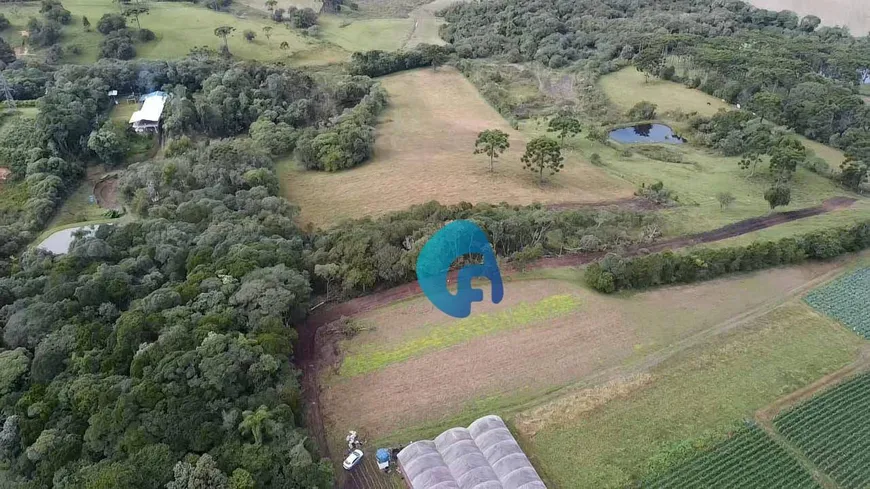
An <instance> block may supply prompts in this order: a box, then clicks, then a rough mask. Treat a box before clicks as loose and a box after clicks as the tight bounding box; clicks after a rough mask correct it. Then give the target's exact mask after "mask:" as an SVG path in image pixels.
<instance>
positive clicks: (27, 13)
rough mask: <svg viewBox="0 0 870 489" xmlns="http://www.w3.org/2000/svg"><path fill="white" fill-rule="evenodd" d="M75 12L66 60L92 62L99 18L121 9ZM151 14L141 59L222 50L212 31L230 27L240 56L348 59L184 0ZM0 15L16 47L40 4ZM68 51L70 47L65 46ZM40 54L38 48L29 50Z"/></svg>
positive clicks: (145, 20)
mask: <svg viewBox="0 0 870 489" xmlns="http://www.w3.org/2000/svg"><path fill="white" fill-rule="evenodd" d="M63 5H64V7H66V8H67V9H68V10H69V11H70V12H72V14H73V21H72V23H71V24H70V25H68V26H65V27H64V29H63V37H62V41H61V43H62V45H63V46H64V47H65V48H69V47H70V46H73V45H76V46H78V47H79V49H80V50H81V54H79V55H73V54H68V55H67V56H66V58H65V61H67V62H75V63H91V62H94V61H96V59H97V57H98V54H99V43H100V40H101V39H102V37H103V36H102V34H100V33H99V32H97V31H96V24H97V21H98V20H99V18H100V17H101V16H102V15H103V14H105V13H116V12H118V7H117V4H115V3H112V2H111V1H110V0H66V1H64V2H63ZM148 7H149V8H150V9H151V11H150V13H149V14H148V15H145V16H142V17H140V22H141V24H142V27H143V28H146V29H151V30H152V31H154V33H155V34H156V35H157V39H156V40H154V41H151V42H148V43H144V44H142V43H137V44H136V53H137V56H138V57H140V58H147V59H176V58H181V57H184V56H185V55H187V53H188V52H190V49H191V48H193V47H197V46H210V47H212V48H215V49H217V48H219V47H220V43H221V40H220V39H219V38H218V37H216V36H215V35H214V29H215V28H216V27H218V26H222V25H230V26H232V27H235V28H236V31H235V32H234V33H233V35H232V36H231V37H230V39H229V48H230V52H232V53H233V55H234V56H236V57H239V58H242V59H257V60H266V61H285V62H287V63H323V62H333V61H338V60H342V59H345V58H346V56H347V53H346V52H344V51H342V50H340V49H338V48H336V47H335V46H332V45H330V44H328V43H326V42H324V41H320V40H317V39H313V38H306V37H303V36H302V35H300V34H299V31H297V30H295V29H286V28H284V27H282V26H279V25H276V24H275V23H274V22H272V21H271V20H268V19H265V18H260V17H253V16H251V17H249V18H242V17H238V16H235V15H233V14H229V13H223V12H215V11H213V10H209V9H207V8H205V7H202V6H198V5H193V4H190V3H185V2H153V3H150V4H149V5H148ZM0 13H3V14H4V15H6V17H7V18H8V19H9V21H10V22H11V23H12V25H11V26H10V27H9V29H7V30H6V31H4V33H3V34H4V37H5V38H6V39H7V41H8V42H9V43H10V44H11V45H13V46H18V45H20V43H21V36H20V34H19V31H21V30H23V29H24V28H25V25H26V24H27V21H28V19H29V18H30V17H37V18H39V17H40V14H39V5H38V4H37V3H22V4H0ZM83 15H84V16H87V17H88V19H89V20H90V22H91V25H92V26H93V27H92V30H91V32H85V31H84V29H83V28H82V16H83ZM267 25H269V26H273V27H274V29H273V30H272V36H271V40H267V39H266V38H265V36H264V35H263V32H262V29H263V27H264V26H267ZM248 29H251V30H253V31H254V32H256V33H257V38H256V39H255V40H254V42H248V41H245V39H244V38H243V37H242V33H243V32H244V31H245V30H248ZM282 42H287V43H288V44H289V46H290V48H289V49H287V50H282V49H280V48H279V46H280V45H281V43H282ZM67 52H69V50H68V49H67ZM30 53H31V55H35V56H39V55H40V50H34V51H31V52H30Z"/></svg>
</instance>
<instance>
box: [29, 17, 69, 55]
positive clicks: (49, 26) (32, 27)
mask: <svg viewBox="0 0 870 489" xmlns="http://www.w3.org/2000/svg"><path fill="white" fill-rule="evenodd" d="M27 30H28V31H29V32H30V38H29V39H30V42H31V43H32V44H34V45H36V46H39V47H43V48H46V47H48V46H51V45H52V44H54V43H56V42H57V41H58V40H60V32H61V26H60V24H58V23H57V22H55V21H53V20H45V21H41V20H37V19H30V21H29V22H28V23H27Z"/></svg>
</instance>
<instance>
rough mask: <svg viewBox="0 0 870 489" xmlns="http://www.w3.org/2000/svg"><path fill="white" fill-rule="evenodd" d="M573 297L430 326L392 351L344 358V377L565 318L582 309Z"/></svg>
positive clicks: (361, 352)
mask: <svg viewBox="0 0 870 489" xmlns="http://www.w3.org/2000/svg"><path fill="white" fill-rule="evenodd" d="M579 305H580V301H579V299H578V298H577V297H574V296H573V295H554V296H550V297H547V298H546V299H542V300H540V301H538V302H533V303H523V304H519V305H517V306H515V307H512V308H510V309H508V310H505V311H500V312H497V313H494V314H477V315H474V316H470V317H467V318H464V319H459V320H457V321H454V322H452V323H448V324H443V325H442V324H436V325H427V326H425V327H424V328H423V329H424V331H426V333H425V334H423V335H422V336H420V337H418V338H415V339H413V340H410V341H407V342H405V343H403V344H400V345H398V346H396V347H392V348H379V347H378V346H375V345H371V346H368V345H367V346H368V347H362V348H360V349H358V350H356V351H354V352H353V353H352V354H349V355H348V356H347V357H345V359H344V362H343V363H342V365H341V369H340V375H341V376H342V377H353V376H356V375H362V374H365V373H368V372H373V371H376V370H380V369H382V368H384V367H386V366H388V365H392V364H394V363H399V362H403V361H405V360H408V359H410V358H414V357H418V356H420V355H423V354H425V353H429V352H432V351H435V350H440V349H444V348H447V347H450V346H453V345H457V344H460V343H464V342H466V341H469V340H472V339H474V338H477V337H480V336H484V335H488V334H493V333H497V332H501V331H508V330H512V329H516V328H520V327H522V326H526V325H529V324H532V323H536V322H539V321H544V320H547V319H552V318H556V317H559V316H565V315H567V314H570V313H571V312H573V311H574V310H575V309H577V307H579Z"/></svg>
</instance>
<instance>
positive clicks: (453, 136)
mask: <svg viewBox="0 0 870 489" xmlns="http://www.w3.org/2000/svg"><path fill="white" fill-rule="evenodd" d="M381 83H383V85H384V87H385V88H386V89H387V92H388V93H389V96H390V99H389V107H388V108H387V110H386V111H385V112H384V114H383V115H382V117H381V119H380V123H379V125H378V127H377V139H376V142H375V148H374V156H373V157H372V159H371V161H370V162H368V163H366V164H364V165H362V166H359V167H357V168H354V169H351V170H347V171H343V172H338V173H325V172H309V171H303V170H300V169H297V168H296V165H295V164H294V163H293V162H292V160H290V159H287V160H285V161H284V162H282V164H280V165H279V168H280V176H281V180H282V188H283V189H284V193H285V196H286V197H287V198H288V199H289V200H290V201H291V202H294V203H296V204H298V205H300V206H301V208H302V214H301V219H302V220H304V221H307V222H313V223H315V224H317V225H329V224H332V223H335V222H337V221H340V220H342V219H345V218H354V217H362V216H367V215H379V214H383V213H385V212H388V211H391V210H398V209H405V208H407V207H408V206H409V205H412V204H419V203H424V202H428V201H430V200H438V201H439V202H441V203H442V204H452V203H457V202H461V201H468V202H474V203H476V202H493V203H498V202H510V203H512V204H530V203H533V202H544V203H546V202H597V201H601V200H610V199H616V198H622V197H628V196H631V194H632V191H633V188H632V186H630V185H627V184H626V183H625V182H623V181H621V180H620V179H617V178H613V177H611V176H609V175H607V174H606V173H605V172H604V171H602V170H601V169H599V168H596V167H594V166H592V165H590V164H588V163H586V162H585V161H584V160H583V159H581V158H579V154H568V155H566V156H567V158H566V161H565V169H564V170H563V171H562V172H561V173H559V174H558V175H556V176H555V177H554V178H551V179H549V180H548V182H547V183H545V184H544V185H540V184H539V183H538V182H537V179H536V175H533V174H532V173H531V172H529V171H527V170H523V168H522V164H521V163H520V161H519V160H520V157H521V155H522V153H523V151H524V148H525V141H526V136H525V135H524V134H522V133H520V132H518V131H515V130H513V129H511V127H510V126H509V125H508V124H507V122H506V121H505V120H504V119H503V118H502V117H501V116H500V115H499V114H498V113H497V112H496V111H495V110H493V109H492V108H491V107H490V106H489V105H488V104H487V103H486V102H485V101H484V100H483V98H482V97H481V96H480V94H478V93H477V90H475V88H474V86H473V85H471V83H469V82H468V81H467V80H466V79H465V78H464V77H463V76H462V75H461V74H459V73H458V72H456V71H454V70H452V69H449V68H442V69H441V70H439V71H437V72H435V71H433V70H431V69H424V70H415V71H409V72H404V73H401V74H397V75H391V76H388V77H384V78H382V79H381ZM484 129H501V130H503V131H505V132H507V133H508V134H509V135H510V138H511V139H510V143H511V148H510V149H509V150H508V151H507V152H506V153H505V154H504V155H502V157H501V158H500V160H499V161H498V162H497V163H496V167H495V173H490V171H489V161H488V160H487V159H486V158H485V157H483V156H481V155H474V154H472V153H473V150H474V141H475V139H476V138H477V134H478V133H479V132H480V131H483V130H484Z"/></svg>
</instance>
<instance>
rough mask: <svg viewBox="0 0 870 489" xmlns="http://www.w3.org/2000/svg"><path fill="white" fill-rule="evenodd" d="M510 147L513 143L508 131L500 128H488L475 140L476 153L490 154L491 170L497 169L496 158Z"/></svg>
mask: <svg viewBox="0 0 870 489" xmlns="http://www.w3.org/2000/svg"><path fill="white" fill-rule="evenodd" d="M510 147H511V144H510V142H509V141H508V135H507V133H506V132H504V131H499V130H498V129H487V130H485V131H483V132H482V133H480V134H478V135H477V141H475V142H474V154H481V153H482V154H485V155H487V156H489V171H490V172H492V171H494V170H495V167H494V163H495V159H496V158H498V157H499V155H500V154H502V153H504V152H505V150H506V149H508V148H510Z"/></svg>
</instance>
